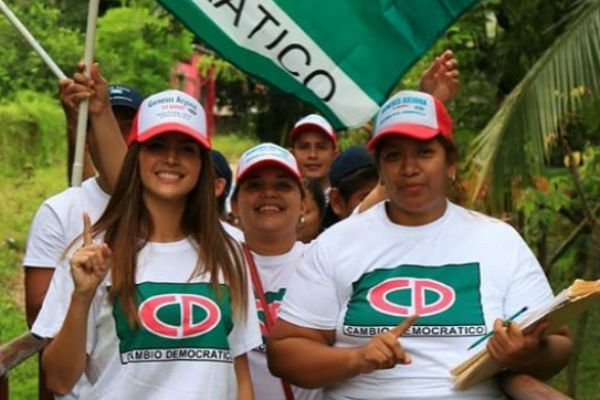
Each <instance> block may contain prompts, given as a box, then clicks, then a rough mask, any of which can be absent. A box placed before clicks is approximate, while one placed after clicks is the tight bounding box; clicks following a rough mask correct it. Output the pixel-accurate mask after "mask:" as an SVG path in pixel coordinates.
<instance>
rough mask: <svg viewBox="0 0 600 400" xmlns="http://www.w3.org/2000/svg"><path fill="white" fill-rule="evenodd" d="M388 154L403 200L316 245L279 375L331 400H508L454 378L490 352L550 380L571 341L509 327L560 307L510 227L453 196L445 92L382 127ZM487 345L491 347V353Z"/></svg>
mask: <svg viewBox="0 0 600 400" xmlns="http://www.w3.org/2000/svg"><path fill="white" fill-rule="evenodd" d="M369 148H370V149H371V150H374V152H375V159H376V163H377V166H378V168H379V175H380V179H381V181H382V182H383V183H384V184H385V186H386V188H387V189H388V192H389V201H385V202H381V203H379V204H377V205H375V206H374V207H372V208H371V209H370V210H368V211H366V212H365V213H363V214H360V215H358V216H356V217H353V218H350V219H348V220H345V221H342V222H340V223H339V224H337V225H335V226H333V227H332V228H330V229H329V230H328V231H326V232H325V233H323V234H322V235H321V236H320V237H319V239H318V240H317V241H316V243H314V244H313V245H312V246H311V248H310V250H309V252H308V253H307V254H306V255H305V257H304V259H303V264H302V265H301V266H300V268H298V273H297V274H296V275H295V276H294V277H293V278H292V281H291V284H290V287H289V288H288V291H287V294H286V297H285V299H284V302H283V305H282V307H281V309H280V312H279V320H278V322H277V323H276V324H275V326H274V328H273V330H272V333H271V335H270V337H269V344H268V355H269V365H270V368H271V371H273V372H274V373H276V374H277V375H278V376H281V377H283V378H285V379H288V380H289V381H290V382H292V383H295V384H298V385H300V386H304V387H326V389H325V395H324V397H325V398H327V399H374V400H375V399H432V398H435V399H493V398H502V396H501V394H500V392H499V389H498V387H497V384H496V383H495V381H493V380H488V381H486V382H483V383H481V384H479V385H476V386H474V387H472V388H471V389H469V390H467V391H462V392H461V391H456V390H454V389H453V387H452V379H451V376H450V373H449V370H450V369H452V368H453V367H455V366H457V365H458V364H460V363H461V362H462V361H463V360H465V359H466V358H467V357H468V356H470V355H472V354H473V353H474V352H477V351H479V350H480V349H481V347H475V348H474V349H472V350H471V349H469V347H470V345H472V344H473V343H474V342H475V341H476V340H477V338H478V337H481V336H482V335H483V334H485V333H486V332H490V331H491V330H492V329H493V330H494V331H495V334H494V335H493V336H492V338H491V339H490V340H489V341H488V342H487V348H488V350H489V352H490V354H491V356H492V358H493V359H495V361H496V362H497V363H498V364H499V365H500V366H502V367H504V368H506V369H510V370H516V371H520V372H525V373H529V374H533V375H535V376H537V377H540V378H547V377H549V376H551V375H553V374H554V373H556V372H557V371H559V370H560V369H561V368H562V367H563V366H564V365H565V363H566V361H567V359H568V356H569V353H570V348H571V341H570V339H569V338H568V337H567V336H565V335H562V334H551V335H549V336H546V337H544V336H543V330H544V328H545V327H546V325H545V324H544V323H542V324H541V325H538V326H536V327H535V328H534V330H533V331H532V332H528V333H523V332H522V331H521V330H520V329H519V328H518V325H517V324H510V325H509V326H508V327H503V324H502V319H506V318H508V317H509V316H511V315H513V314H514V313H516V312H517V311H519V310H521V309H522V308H523V307H524V306H527V307H528V309H529V310H530V311H532V310H535V309H536V308H538V307H541V306H544V305H547V304H548V303H550V302H551V301H552V300H553V296H552V291H551V289H550V286H549V285H548V281H547V279H546V277H545V275H544V273H543V271H542V269H541V268H540V266H539V264H538V262H537V260H536V259H535V257H534V255H533V254H532V253H531V251H530V250H529V248H528V247H527V245H526V244H525V242H524V241H523V240H522V239H521V237H520V236H519V235H518V233H517V232H516V231H515V230H514V229H512V228H511V227H510V226H508V225H506V224H504V223H502V222H500V221H498V220H495V219H492V218H489V217H486V216H483V215H481V214H478V213H475V212H473V211H470V210H466V209H464V208H462V207H459V206H457V205H455V204H453V203H451V202H449V201H448V200H447V198H446V190H447V188H448V187H449V186H450V183H451V181H452V180H453V179H454V175H455V171H456V156H457V152H456V147H455V145H454V139H453V136H452V122H451V120H450V117H449V115H448V113H447V112H446V110H445V108H444V106H443V105H442V104H441V103H440V102H439V101H438V100H436V99H434V98H433V97H432V96H430V95H427V94H424V93H421V92H412V91H404V92H400V93H398V94H396V95H395V96H394V97H392V98H391V99H389V100H388V101H387V102H386V103H385V104H384V105H383V107H382V108H381V110H380V113H379V115H378V118H377V124H376V128H375V134H374V137H373V138H372V139H371V141H370V143H369ZM481 346H483V345H481Z"/></svg>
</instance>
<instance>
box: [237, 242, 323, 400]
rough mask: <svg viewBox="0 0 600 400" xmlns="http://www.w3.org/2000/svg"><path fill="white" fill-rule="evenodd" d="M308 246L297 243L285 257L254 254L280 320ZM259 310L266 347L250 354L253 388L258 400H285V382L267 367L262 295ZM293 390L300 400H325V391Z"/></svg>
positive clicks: (296, 397) (268, 299) (273, 308)
mask: <svg viewBox="0 0 600 400" xmlns="http://www.w3.org/2000/svg"><path fill="white" fill-rule="evenodd" d="M308 247H309V245H306V244H304V243H302V242H296V243H295V244H294V246H293V247H292V248H291V249H290V250H289V251H288V252H287V253H285V254H281V255H277V256H262V255H260V254H256V253H254V252H253V253H252V256H253V257H254V262H255V264H256V268H257V269H258V273H259V275H260V280H261V284H262V287H263V290H264V291H265V297H266V300H267V303H269V308H270V311H271V315H272V316H273V318H274V319H276V318H277V312H278V310H279V306H280V305H281V301H282V299H283V296H284V295H285V290H286V288H287V286H288V285H289V283H290V279H291V277H292V276H293V274H294V272H295V271H296V269H297V268H298V265H299V264H300V261H301V260H302V257H303V256H304V253H305V252H306V249H307V248H308ZM256 308H257V309H258V317H259V319H260V330H261V332H262V335H263V344H262V345H261V346H260V347H258V348H256V349H254V350H253V351H251V352H250V353H248V361H249V363H250V372H251V374H252V385H253V386H254V397H255V398H256V399H260V400H282V399H284V398H285V395H284V393H283V387H282V385H281V379H279V378H276V377H274V376H273V375H271V373H270V372H269V368H268V366H267V355H266V336H267V330H266V325H265V315H264V313H263V308H262V305H261V302H260V300H259V297H258V296H256ZM292 390H293V392H294V398H295V399H296V400H317V399H320V398H321V390H308V389H302V388H298V387H294V386H292Z"/></svg>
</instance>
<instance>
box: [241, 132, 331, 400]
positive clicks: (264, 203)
mask: <svg viewBox="0 0 600 400" xmlns="http://www.w3.org/2000/svg"><path fill="white" fill-rule="evenodd" d="M236 182H237V184H236V188H235V191H234V192H233V195H232V203H231V205H232V209H233V212H234V214H235V215H236V216H238V217H239V219H240V225H241V228H242V230H243V232H244V237H245V240H246V245H247V253H246V254H247V256H248V257H249V258H251V259H252V263H253V264H252V265H251V268H254V267H255V268H256V270H255V271H256V274H255V275H254V278H253V281H254V282H255V287H254V291H255V295H256V305H257V308H258V315H259V318H260V327H261V331H262V333H263V337H264V338H265V339H266V337H267V330H268V321H267V318H268V317H271V318H272V319H273V320H274V319H276V318H277V310H278V309H279V305H280V304H281V301H282V298H283V296H284V294H285V291H286V288H287V286H288V284H289V283H290V278H291V276H292V275H293V273H294V272H295V271H296V268H297V267H298V264H299V263H300V260H301V259H302V257H303V255H304V253H305V250H306V248H307V245H305V244H304V243H302V242H300V241H297V236H296V228H297V226H298V224H299V223H302V219H303V215H302V214H303V212H304V210H305V209H306V199H305V194H304V190H303V188H302V184H301V178H300V171H299V169H298V165H297V163H296V160H295V158H294V156H293V155H292V154H291V153H290V152H289V151H287V150H286V149H284V148H282V147H279V146H277V145H274V144H271V143H264V144H260V145H258V146H256V147H253V148H252V149H250V150H248V151H246V152H245V153H244V154H243V155H242V156H241V158H240V159H239V161H238V170H237V174H236ZM250 264H251V263H250ZM260 292H262V294H264V297H262V296H260ZM261 297H262V298H261ZM262 301H264V302H265V303H267V304H268V305H267V306H266V307H264V308H268V310H269V316H267V315H266V314H265V312H264V308H263V306H262ZM265 344H266V340H265V343H264V344H262V345H261V346H259V347H257V348H256V349H254V350H253V351H251V352H250V353H248V361H249V363H250V371H251V375H252V383H253V386H254V393H255V395H256V398H257V399H261V400H283V399H286V400H289V399H296V400H313V399H320V398H321V397H320V391H319V390H307V389H301V388H296V387H294V388H292V387H290V386H289V384H286V386H285V387H284V384H283V383H282V381H281V380H280V379H278V378H275V377H274V376H273V375H271V373H270V372H269V369H268V367H267V357H266V352H265V350H266V349H265ZM286 391H287V393H286Z"/></svg>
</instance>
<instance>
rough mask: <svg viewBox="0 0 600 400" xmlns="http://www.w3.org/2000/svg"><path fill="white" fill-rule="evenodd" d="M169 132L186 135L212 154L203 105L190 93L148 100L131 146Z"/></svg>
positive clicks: (166, 93)
mask: <svg viewBox="0 0 600 400" xmlns="http://www.w3.org/2000/svg"><path fill="white" fill-rule="evenodd" d="M166 132H177V133H182V134H184V135H187V136H189V137H191V138H192V139H195V140H196V141H197V142H198V143H200V145H201V146H202V147H205V148H206V149H208V150H210V148H211V143H210V138H209V137H208V135H207V134H206V115H205V114H204V108H203V107H202V105H201V104H200V103H199V102H198V100H196V99H195V98H193V97H192V96H190V95H189V94H187V93H184V92H181V91H179V90H165V91H163V92H159V93H156V94H153V95H152V96H150V97H148V98H146V99H145V100H144V101H143V102H142V104H141V105H140V108H139V110H138V112H137V114H136V116H135V119H134V120H133V123H132V125H131V131H130V132H129V137H128V138H127V145H128V146H129V145H131V144H132V143H134V142H137V143H144V142H146V141H148V140H150V139H152V138H153V137H156V136H158V135H162V134H163V133H166Z"/></svg>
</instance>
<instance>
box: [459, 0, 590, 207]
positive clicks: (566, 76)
mask: <svg viewBox="0 0 600 400" xmlns="http://www.w3.org/2000/svg"><path fill="white" fill-rule="evenodd" d="M577 88H584V89H583V90H585V91H586V92H589V93H595V94H598V92H599V91H600V0H580V1H578V2H577V4H576V7H575V8H574V9H573V11H572V12H571V14H570V16H569V22H568V23H567V24H566V26H565V29H564V31H563V33H561V35H559V37H557V39H556V40H555V41H554V43H553V44H552V45H551V46H550V47H549V48H548V49H547V50H546V52H545V53H544V54H543V55H542V57H541V58H540V59H539V60H538V61H537V62H536V63H535V64H534V66H533V67H532V68H531V69H530V70H529V72H528V73H527V74H526V76H525V77H524V78H523V79H522V80H521V82H519V84H518V85H517V86H516V87H515V88H514V89H513V91H512V92H511V93H510V94H509V95H508V96H507V97H506V98H505V99H504V101H503V103H502V104H501V106H500V108H499V110H498V112H497V113H496V114H495V115H494V116H493V117H492V119H491V120H490V121H489V122H488V124H487V125H486V127H485V128H484V129H483V131H482V132H481V133H480V134H479V135H478V136H477V138H476V139H475V140H474V141H473V143H472V145H471V148H470V151H469V154H468V156H467V175H468V176H470V177H471V179H473V180H474V182H475V185H473V187H474V189H473V192H472V196H471V201H472V202H473V201H475V198H476V196H477V194H478V193H479V192H480V190H481V188H482V186H483V185H484V184H486V185H487V186H488V193H489V192H490V191H491V192H495V193H500V192H502V190H497V189H498V188H499V187H501V186H502V185H507V184H509V183H510V182H511V181H512V180H513V179H514V178H517V177H519V176H521V177H523V176H528V175H529V176H530V175H532V174H534V173H536V172H537V171H539V168H540V167H541V166H543V165H544V162H545V160H547V158H548V155H549V145H548V142H549V140H548V139H549V136H550V135H551V134H552V133H553V132H556V130H557V127H558V123H559V121H560V120H561V118H563V117H564V116H565V115H566V114H568V113H571V112H574V111H576V110H577V108H578V107H579V105H580V104H579V103H580V97H579V96H575V95H571V94H572V91H573V90H574V89H577ZM580 91H581V90H580Z"/></svg>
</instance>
